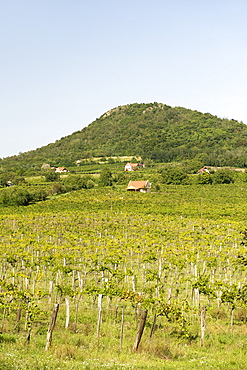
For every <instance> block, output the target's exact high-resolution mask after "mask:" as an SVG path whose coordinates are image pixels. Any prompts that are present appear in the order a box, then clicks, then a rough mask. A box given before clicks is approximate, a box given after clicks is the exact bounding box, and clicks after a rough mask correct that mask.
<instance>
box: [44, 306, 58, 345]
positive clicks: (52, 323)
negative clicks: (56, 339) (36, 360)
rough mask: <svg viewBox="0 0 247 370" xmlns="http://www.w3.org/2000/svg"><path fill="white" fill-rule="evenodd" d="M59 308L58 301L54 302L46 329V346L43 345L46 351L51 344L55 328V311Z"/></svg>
mask: <svg viewBox="0 0 247 370" xmlns="http://www.w3.org/2000/svg"><path fill="white" fill-rule="evenodd" d="M58 309H59V303H56V304H55V305H54V307H53V310H52V314H51V320H50V325H49V328H48V331H47V338H46V346H45V351H47V350H48V349H49V347H50V345H51V341H52V332H53V330H54V328H55V324H56V320H57V313H58Z"/></svg>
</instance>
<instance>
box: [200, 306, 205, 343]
mask: <svg viewBox="0 0 247 370" xmlns="http://www.w3.org/2000/svg"><path fill="white" fill-rule="evenodd" d="M205 331H206V306H203V307H202V310H201V341H200V344H201V347H203V346H204V336H205Z"/></svg>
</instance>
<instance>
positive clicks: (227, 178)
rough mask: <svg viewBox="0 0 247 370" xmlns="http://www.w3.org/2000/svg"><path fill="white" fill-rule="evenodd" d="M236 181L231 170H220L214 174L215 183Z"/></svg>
mask: <svg viewBox="0 0 247 370" xmlns="http://www.w3.org/2000/svg"><path fill="white" fill-rule="evenodd" d="M234 181H235V179H234V173H233V172H232V171H230V170H225V169H223V170H218V171H216V172H215V174H214V175H213V182H214V184H231V183H233V182H234Z"/></svg>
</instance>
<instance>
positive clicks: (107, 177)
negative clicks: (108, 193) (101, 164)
mask: <svg viewBox="0 0 247 370" xmlns="http://www.w3.org/2000/svg"><path fill="white" fill-rule="evenodd" d="M112 184H113V177H112V173H111V171H110V170H109V169H108V168H104V169H103V170H102V172H101V174H100V177H99V185H100V186H112Z"/></svg>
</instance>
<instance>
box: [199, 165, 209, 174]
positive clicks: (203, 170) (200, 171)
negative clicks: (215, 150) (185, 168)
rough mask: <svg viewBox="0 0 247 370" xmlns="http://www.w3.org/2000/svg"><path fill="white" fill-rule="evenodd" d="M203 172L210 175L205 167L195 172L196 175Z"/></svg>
mask: <svg viewBox="0 0 247 370" xmlns="http://www.w3.org/2000/svg"><path fill="white" fill-rule="evenodd" d="M204 172H207V173H210V172H209V170H208V169H207V167H206V166H204V167H202V168H200V170H198V171H197V173H204Z"/></svg>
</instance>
